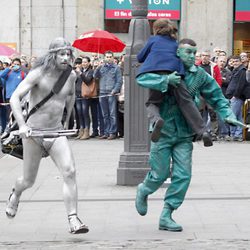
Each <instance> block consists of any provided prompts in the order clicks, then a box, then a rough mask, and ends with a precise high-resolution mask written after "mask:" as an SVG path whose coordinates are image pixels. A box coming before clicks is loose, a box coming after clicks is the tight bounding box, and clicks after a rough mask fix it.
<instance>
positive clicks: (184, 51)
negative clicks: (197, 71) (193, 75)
mask: <svg viewBox="0 0 250 250" xmlns="http://www.w3.org/2000/svg"><path fill="white" fill-rule="evenodd" d="M196 52H197V48H196V47H194V46H191V45H189V44H181V45H180V47H179V48H178V51H177V55H178V56H179V57H180V59H181V60H182V62H183V64H184V66H185V68H188V69H189V68H190V67H192V66H193V65H194V63H195V54H196Z"/></svg>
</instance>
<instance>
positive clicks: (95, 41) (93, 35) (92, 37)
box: [72, 30, 126, 54]
mask: <svg viewBox="0 0 250 250" xmlns="http://www.w3.org/2000/svg"><path fill="white" fill-rule="evenodd" d="M72 46H73V47H75V48H77V49H80V50H82V51H84V52H94V53H100V54H104V53H105V51H108V50H110V51H112V52H122V51H123V49H124V48H125V46H126V45H125V44H124V43H123V42H122V41H121V40H120V39H119V38H118V37H116V36H115V35H113V34H111V33H109V32H108V31H105V30H93V31H88V32H85V33H83V34H82V35H81V36H80V37H79V38H78V39H76V40H75V41H74V42H73V45H72Z"/></svg>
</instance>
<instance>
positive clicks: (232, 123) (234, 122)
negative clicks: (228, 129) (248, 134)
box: [225, 117, 248, 128]
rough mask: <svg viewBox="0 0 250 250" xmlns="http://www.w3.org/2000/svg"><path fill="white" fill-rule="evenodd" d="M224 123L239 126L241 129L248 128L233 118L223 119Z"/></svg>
mask: <svg viewBox="0 0 250 250" xmlns="http://www.w3.org/2000/svg"><path fill="white" fill-rule="evenodd" d="M225 122H226V123H228V124H229V125H231V126H240V127H242V128H248V126H247V125H246V124H245V123H242V122H240V121H238V120H236V119H234V118H230V117H227V118H226V119H225Z"/></svg>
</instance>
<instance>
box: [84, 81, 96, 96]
mask: <svg viewBox="0 0 250 250" xmlns="http://www.w3.org/2000/svg"><path fill="white" fill-rule="evenodd" d="M96 96H97V86H96V82H95V80H94V79H93V80H92V82H91V83H90V84H89V85H87V84H86V83H85V82H82V97H84V98H92V97H96Z"/></svg>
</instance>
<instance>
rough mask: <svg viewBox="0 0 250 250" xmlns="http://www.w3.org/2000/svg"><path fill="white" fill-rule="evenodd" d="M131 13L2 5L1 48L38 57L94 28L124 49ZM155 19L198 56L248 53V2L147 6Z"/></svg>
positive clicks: (51, 2)
mask: <svg viewBox="0 0 250 250" xmlns="http://www.w3.org/2000/svg"><path fill="white" fill-rule="evenodd" d="M130 8H131V0H91V1H90V0H43V1H41V0H11V1H9V0H1V9H0V22H1V26H0V27H1V29H0V30H1V32H0V43H5V44H11V46H12V47H16V49H17V51H19V52H20V53H21V54H25V55H28V56H31V55H41V54H42V53H44V52H45V51H46V50H47V48H48V44H49V43H50V41H51V40H53V39H54V38H55V37H58V36H63V37H65V38H66V39H68V40H69V41H71V42H73V41H74V39H76V38H77V37H78V36H79V35H80V34H81V33H83V32H86V31H89V30H93V29H98V28H100V29H106V30H108V31H110V32H112V33H115V34H116V35H117V36H118V37H119V38H121V39H122V40H123V41H124V42H125V43H126V41H127V39H128V34H127V33H128V26H129V20H130V18H131V14H130ZM160 17H168V18H170V19H172V20H174V21H175V22H176V24H177V26H178V28H179V37H180V38H183V37H189V38H192V39H194V40H195V41H196V42H197V44H198V49H199V50H210V51H211V52H212V50H213V48H214V47H220V48H221V49H223V50H225V51H227V52H228V53H229V54H232V53H235V54H238V53H240V52H241V51H247V52H248V53H250V32H249V30H250V1H249V0H219V1H218V0H149V15H148V18H149V20H150V23H152V22H153V21H154V20H155V19H157V18H160Z"/></svg>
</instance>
